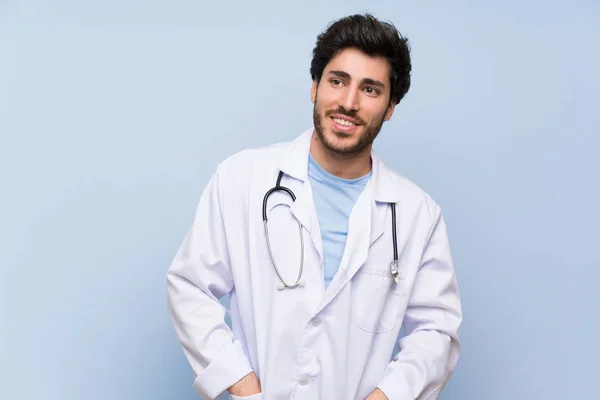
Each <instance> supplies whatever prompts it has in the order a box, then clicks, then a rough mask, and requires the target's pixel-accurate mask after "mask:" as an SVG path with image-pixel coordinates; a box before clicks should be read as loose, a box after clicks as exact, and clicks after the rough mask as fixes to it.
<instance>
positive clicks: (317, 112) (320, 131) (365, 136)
mask: <svg viewBox="0 0 600 400" xmlns="http://www.w3.org/2000/svg"><path fill="white" fill-rule="evenodd" d="M333 114H341V115H345V116H347V117H351V118H354V119H357V120H358V121H360V124H361V127H362V128H363V129H364V132H363V133H362V135H361V136H360V137H359V138H358V141H356V142H355V143H352V144H348V145H345V146H344V145H340V144H336V143H333V142H332V141H331V140H329V139H328V137H327V135H326V134H325V132H324V128H323V119H324V118H329V116H330V115H333ZM384 120H385V112H384V113H383V115H381V117H380V118H376V119H374V120H373V121H372V122H371V123H369V124H367V123H365V121H363V120H362V119H360V118H359V117H358V115H356V112H355V111H346V110H345V109H344V108H343V107H341V106H340V107H338V109H337V110H329V111H327V112H322V110H321V107H319V102H318V101H315V105H314V107H313V124H314V128H315V132H316V133H317V136H318V138H319V140H320V141H321V143H323V146H324V147H325V149H327V150H329V151H330V152H332V153H334V154H339V155H353V154H357V153H360V152H361V151H362V150H364V149H365V148H366V147H367V146H369V145H370V144H371V143H373V141H374V140H375V138H376V137H377V135H378V134H379V131H380V130H381V127H382V126H383V122H384ZM331 134H332V135H334V136H335V137H337V138H340V139H345V138H349V137H350V136H352V134H348V133H346V132H336V131H334V130H332V132H331Z"/></svg>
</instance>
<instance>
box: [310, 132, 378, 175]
mask: <svg viewBox="0 0 600 400" xmlns="http://www.w3.org/2000/svg"><path fill="white" fill-rule="evenodd" d="M371 147H372V146H371V145H369V146H367V147H365V148H364V149H363V150H362V151H360V152H358V153H353V154H339V153H335V152H332V151H330V150H328V149H327V148H326V147H325V146H324V145H323V143H321V141H320V140H319V138H318V136H317V135H316V134H313V137H312V141H311V143H310V154H311V155H312V156H313V158H314V159H315V161H316V162H317V163H318V164H319V165H320V166H321V168H323V169H324V170H325V171H327V172H329V173H330V174H332V175H335V176H337V177H339V178H342V179H357V178H360V177H363V176H365V175H367V174H368V173H369V172H370V171H371Z"/></svg>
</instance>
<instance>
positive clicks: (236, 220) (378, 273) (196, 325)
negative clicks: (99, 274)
mask: <svg viewBox="0 0 600 400" xmlns="http://www.w3.org/2000/svg"><path fill="white" fill-rule="evenodd" d="M311 136H312V129H311V130H308V131H306V132H304V133H303V134H302V135H301V136H299V137H298V138H297V139H296V140H294V141H293V142H291V143H284V144H279V145H274V146H270V147H265V148H260V149H253V150H246V151H243V152H240V153H238V154H236V155H234V156H232V157H229V158H228V159H226V160H225V161H223V162H222V163H221V164H220V165H219V166H218V168H217V171H216V172H215V174H214V175H213V176H212V178H211V180H210V182H209V184H208V185H207V186H206V188H205V190H204V192H203V194H202V196H201V199H200V202H199V204H198V208H197V212H196V215H195V219H194V222H193V225H192V227H191V229H190V231H189V232H188V234H187V236H186V238H185V240H184V242H183V244H182V245H181V247H180V249H179V251H178V252H177V255H176V256H175V258H174V260H173V262H172V264H171V266H170V268H169V271H168V273H167V292H168V304H169V311H170V315H171V318H172V322H173V324H174V327H175V331H176V334H177V337H178V339H179V341H180V343H181V345H182V347H183V349H184V352H185V355H186V357H187V359H188V360H189V362H190V364H191V367H192V369H193V371H194V373H195V374H196V379H195V381H194V386H195V388H196V389H197V391H198V392H199V393H200V394H201V395H202V396H203V397H204V398H207V399H212V398H215V397H217V396H219V395H220V394H221V393H222V392H224V391H225V390H226V389H227V388H228V387H230V386H231V385H233V384H234V383H235V382H237V381H238V380H239V379H241V378H242V377H243V376H245V375H246V374H248V373H250V372H251V371H254V372H255V373H256V375H257V376H258V377H259V379H260V382H261V386H262V396H259V397H261V398H262V399H264V400H272V399H299V400H300V399H302V400H333V399H341V400H346V399H361V400H362V399H365V398H366V397H367V396H368V395H369V394H370V393H371V392H372V391H373V390H375V388H376V387H379V388H380V389H381V390H383V392H384V393H385V394H386V395H387V397H388V398H389V399H390V400H406V399H436V398H437V397H438V395H439V394H440V392H441V390H442V388H443V387H444V385H445V384H446V382H447V380H448V378H449V377H450V374H451V372H452V371H453V369H454V367H455V365H456V362H457V360H458V356H459V341H458V335H457V333H458V329H459V326H460V324H461V320H462V311H461V304H460V298H459V291H458V286H457V281H456V277H455V272H454V268H453V265H452V259H451V255H450V248H449V244H448V238H447V234H446V226H445V224H444V219H443V217H442V214H441V211H440V208H439V207H438V205H437V204H436V203H435V202H434V201H433V200H432V199H431V198H430V197H429V196H428V195H427V194H426V193H425V192H423V191H422V190H421V189H420V188H418V187H417V186H416V185H415V184H414V183H412V182H411V181H409V180H407V179H405V178H403V177H401V176H399V175H398V174H396V173H394V172H393V171H391V170H389V169H388V168H387V167H386V166H385V165H384V164H383V163H382V162H381V160H380V159H379V158H378V157H377V155H376V154H375V153H374V152H373V154H372V164H373V174H372V178H371V180H370V182H369V183H368V184H367V185H366V187H365V189H364V191H363V192H362V193H361V195H360V196H359V198H358V199H357V202H356V204H355V207H354V208H353V210H352V213H351V216H350V219H349V225H348V237H347V243H346V248H345V252H344V255H343V257H342V260H341V263H340V266H339V270H338V272H337V274H336V276H335V278H334V279H333V281H332V282H331V284H330V286H329V287H328V288H327V290H326V289H325V285H324V281H323V246H322V242H321V234H320V229H319V223H318V219H317V214H316V211H315V206H314V203H313V197H312V192H311V186H310V183H309V180H308V179H307V166H308V153H309V147H310V141H311ZM280 170H281V171H283V172H284V177H283V179H282V182H281V183H282V185H283V186H287V187H289V188H290V189H292V190H293V191H294V192H295V194H296V196H297V199H296V201H295V202H293V203H292V202H291V199H290V198H289V197H287V196H286V195H284V194H281V193H279V192H278V193H275V194H273V195H272V196H271V198H270V200H269V203H268V212H269V235H270V238H271V243H272V246H273V252H274V255H275V259H276V262H277V263H278V266H279V268H280V270H281V272H282V274H283V275H284V278H285V279H286V280H287V281H288V282H294V281H295V279H296V277H297V274H298V268H299V265H300V236H299V235H300V233H299V229H298V224H297V221H299V222H300V223H301V224H302V227H303V228H302V234H303V236H304V272H303V279H304V280H305V282H306V285H305V286H303V287H299V288H294V289H285V290H278V289H277V284H278V282H279V281H278V278H277V275H276V273H275V270H274V269H273V265H272V263H271V259H270V257H269V253H268V248H267V244H266V240H265V233H264V227H263V222H262V201H263V196H264V194H265V193H266V192H267V191H268V190H269V189H270V188H271V187H273V186H275V182H276V180H277V175H278V173H279V171H280ZM389 202H395V203H396V204H397V206H396V213H397V233H398V255H399V268H400V273H401V276H402V278H403V279H402V280H401V281H400V283H398V284H396V283H395V282H394V280H393V279H392V276H391V273H390V262H391V261H392V259H393V245H392V230H391V228H392V223H391V208H390V206H389V204H388V203H389ZM287 205H290V206H289V207H288V206H287ZM226 293H230V296H231V297H230V305H231V320H232V330H230V329H229V328H228V326H227V325H226V323H225V320H224V316H225V312H226V310H225V308H224V307H223V306H222V305H221V304H220V303H219V301H218V299H219V298H221V297H222V296H223V295H225V294H226ZM402 324H404V330H405V334H406V335H405V336H404V337H403V338H402V339H400V340H399V341H398V340H397V339H398V334H399V330H400V328H401V326H402ZM394 346H399V349H400V351H399V353H398V354H397V355H396V356H395V357H394V358H393V359H392V354H393V351H394Z"/></svg>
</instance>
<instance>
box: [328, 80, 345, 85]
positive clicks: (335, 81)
mask: <svg viewBox="0 0 600 400" xmlns="http://www.w3.org/2000/svg"><path fill="white" fill-rule="evenodd" d="M330 82H331V84H332V85H333V86H340V85H341V84H342V81H340V80H339V79H332V80H331V81H330Z"/></svg>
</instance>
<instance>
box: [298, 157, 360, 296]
mask: <svg viewBox="0 0 600 400" xmlns="http://www.w3.org/2000/svg"><path fill="white" fill-rule="evenodd" d="M308 178H309V180H310V184H311V187H312V192H313V200H314V202H315V206H316V209H317V217H318V218H319V226H320V228H321V238H322V239H323V257H324V264H325V287H328V286H329V284H330V283H331V280H332V279H333V277H334V276H335V274H336V272H337V270H338V268H339V266H340V261H341V260H342V255H343V254H344V247H345V246H346V237H347V236H348V219H349V218H350V213H351V212H352V208H353V207H354V203H356V199H358V196H359V195H360V193H361V192H362V190H363V189H364V187H365V186H366V184H367V182H368V181H369V179H370V178H371V172H369V173H368V174H367V175H365V176H363V177H361V178H358V179H343V178H339V177H337V176H335V175H332V174H330V173H329V172H327V171H325V170H324V169H323V168H322V167H321V166H320V165H319V164H317V162H316V161H315V159H314V158H313V157H312V155H310V159H309V162H308Z"/></svg>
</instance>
